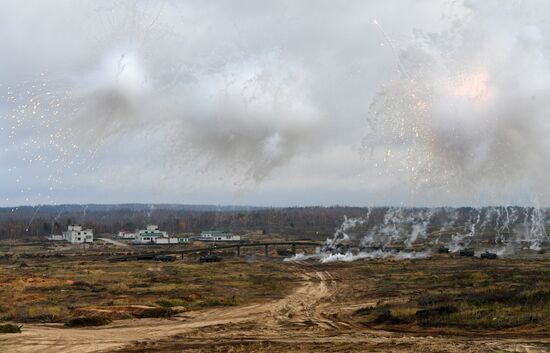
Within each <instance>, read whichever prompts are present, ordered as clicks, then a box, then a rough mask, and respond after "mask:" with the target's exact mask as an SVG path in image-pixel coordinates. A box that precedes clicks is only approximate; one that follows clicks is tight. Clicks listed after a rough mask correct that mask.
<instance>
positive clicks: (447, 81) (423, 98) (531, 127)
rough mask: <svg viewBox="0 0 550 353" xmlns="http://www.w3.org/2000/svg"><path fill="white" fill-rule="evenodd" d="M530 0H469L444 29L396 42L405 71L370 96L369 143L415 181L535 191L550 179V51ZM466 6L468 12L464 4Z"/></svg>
mask: <svg viewBox="0 0 550 353" xmlns="http://www.w3.org/2000/svg"><path fill="white" fill-rule="evenodd" d="M524 4H525V3H524V2H501V1H492V0H489V1H465V2H464V8H460V12H461V14H460V15H456V16H455V17H452V19H451V23H452V25H451V26H450V27H449V28H448V29H446V30H444V31H441V32H437V33H431V32H424V31H415V32H414V37H413V38H412V40H410V41H408V42H406V43H399V44H398V43H395V42H393V41H392V39H391V38H388V40H389V41H390V42H391V43H390V44H392V45H395V46H396V47H395V49H396V55H397V56H398V57H397V58H396V60H397V62H398V67H399V71H400V78H399V79H396V80H394V81H391V82H388V83H386V84H385V85H384V86H383V87H382V88H381V89H380V91H379V93H378V95H377V96H376V97H375V98H374V100H373V102H372V104H371V107H370V114H369V118H368V123H369V128H370V132H369V134H368V135H367V136H366V138H365V146H366V147H367V149H369V150H372V151H374V152H378V151H383V152H380V154H382V155H383V156H382V157H381V158H383V160H384V163H383V165H382V166H383V167H384V168H385V169H386V171H388V172H390V173H400V172H404V173H405V174H406V175H407V176H409V177H410V178H411V181H412V183H413V185H414V186H415V187H417V188H419V190H430V189H432V190H434V189H435V190H438V192H440V191H447V192H450V191H454V192H456V191H458V192H465V191H466V192H469V193H470V195H476V194H478V193H479V192H480V191H483V192H484V193H490V194H492V197H493V199H494V200H498V202H506V201H507V200H509V199H510V198H512V197H514V196H515V194H514V193H517V191H518V190H529V193H530V194H531V196H532V198H533V199H537V197H539V196H540V195H548V193H549V191H550V188H549V187H548V183H547V176H546V172H545V170H544V169H541V168H540V166H541V165H548V163H549V162H550V140H549V139H548V136H549V133H550V120H549V119H548V112H549V111H550V109H549V108H550V53H549V48H548V45H547V43H548V41H547V37H548V33H547V29H546V27H545V25H544V23H543V22H541V19H540V18H539V15H540V14H537V13H535V12H534V11H531V10H532V9H528V8H526V7H525V6H523V5H524ZM464 12H465V13H464Z"/></svg>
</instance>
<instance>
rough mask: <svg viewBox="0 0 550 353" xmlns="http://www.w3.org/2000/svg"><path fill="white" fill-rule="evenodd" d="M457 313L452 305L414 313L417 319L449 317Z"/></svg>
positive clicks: (456, 309)
mask: <svg viewBox="0 0 550 353" xmlns="http://www.w3.org/2000/svg"><path fill="white" fill-rule="evenodd" d="M456 312H458V308H457V307H456V306H453V305H442V306H437V307H435V308H429V309H423V310H418V311H417V312H416V317H417V318H422V319H424V318H429V317H432V316H441V315H450V314H454V313H456Z"/></svg>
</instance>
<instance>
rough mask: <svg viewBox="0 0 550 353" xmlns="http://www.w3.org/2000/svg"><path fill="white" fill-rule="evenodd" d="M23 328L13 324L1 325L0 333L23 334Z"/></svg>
mask: <svg viewBox="0 0 550 353" xmlns="http://www.w3.org/2000/svg"><path fill="white" fill-rule="evenodd" d="M21 327H23V326H18V325H13V324H5V325H0V333H21Z"/></svg>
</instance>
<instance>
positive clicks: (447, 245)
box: [288, 207, 550, 262]
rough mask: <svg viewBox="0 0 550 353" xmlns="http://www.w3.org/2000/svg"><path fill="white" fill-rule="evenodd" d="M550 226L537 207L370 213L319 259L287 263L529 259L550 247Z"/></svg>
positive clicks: (341, 230) (348, 222)
mask: <svg viewBox="0 0 550 353" xmlns="http://www.w3.org/2000/svg"><path fill="white" fill-rule="evenodd" d="M549 225H550V211H548V210H545V209H540V208H532V207H530V208H524V207H483V208H448V207H445V208H425V209H424V208H404V207H388V208H371V209H369V210H368V212H367V213H366V215H365V216H363V217H358V218H345V219H344V222H343V223H342V225H341V226H340V227H338V229H337V230H336V231H335V233H334V236H333V237H332V238H329V239H327V241H326V243H325V245H324V246H323V247H322V248H321V249H319V251H318V252H316V253H315V254H312V255H304V254H297V255H296V256H294V257H292V258H290V259H288V260H289V261H301V260H307V259H318V260H319V261H321V262H332V261H354V260H361V259H377V258H394V259H418V258H424V257H427V256H430V254H431V253H433V252H436V251H439V250H440V249H446V251H450V252H451V253H457V252H459V251H460V250H463V249H472V250H474V251H475V252H477V253H478V254H479V253H481V252H483V251H486V250H487V251H491V252H494V253H497V254H498V255H500V256H513V255H526V256H529V255H532V254H536V253H537V252H539V251H540V250H542V249H545V248H547V247H548V246H549V245H550V234H548V232H547V231H546V229H547V227H548V226H549Z"/></svg>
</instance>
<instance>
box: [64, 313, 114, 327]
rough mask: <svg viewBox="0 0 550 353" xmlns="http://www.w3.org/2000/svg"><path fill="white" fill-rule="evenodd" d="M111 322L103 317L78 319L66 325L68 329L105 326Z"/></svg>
mask: <svg viewBox="0 0 550 353" xmlns="http://www.w3.org/2000/svg"><path fill="white" fill-rule="evenodd" d="M110 323H111V320H110V319H108V318H106V317H103V316H89V317H76V318H74V319H71V320H69V321H68V322H66V323H65V326H66V327H85V326H103V325H107V324H110Z"/></svg>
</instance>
